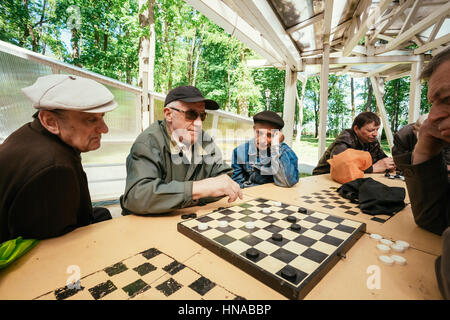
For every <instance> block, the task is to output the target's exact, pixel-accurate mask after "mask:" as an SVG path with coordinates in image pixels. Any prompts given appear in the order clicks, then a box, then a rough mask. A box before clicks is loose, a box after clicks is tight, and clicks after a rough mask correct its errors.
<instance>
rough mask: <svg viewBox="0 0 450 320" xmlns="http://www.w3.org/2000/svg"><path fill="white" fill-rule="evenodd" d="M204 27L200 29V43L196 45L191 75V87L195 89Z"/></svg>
mask: <svg viewBox="0 0 450 320" xmlns="http://www.w3.org/2000/svg"><path fill="white" fill-rule="evenodd" d="M204 30H205V25H202V29H201V31H200V41H199V43H198V47H197V52H196V55H195V63H194V74H193V77H192V78H193V79H192V85H193V86H194V87H195V82H196V80H197V70H198V61H199V59H200V52H201V48H202V44H203V38H204V36H205V32H204Z"/></svg>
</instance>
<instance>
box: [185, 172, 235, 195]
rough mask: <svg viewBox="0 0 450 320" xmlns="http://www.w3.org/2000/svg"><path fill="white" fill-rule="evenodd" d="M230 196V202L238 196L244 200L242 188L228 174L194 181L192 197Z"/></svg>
mask: <svg viewBox="0 0 450 320" xmlns="http://www.w3.org/2000/svg"><path fill="white" fill-rule="evenodd" d="M221 196H228V202H233V201H235V200H236V199H237V198H238V197H239V198H240V199H241V200H242V199H243V195H242V190H241V188H240V187H239V185H238V184H237V183H236V182H234V181H233V180H232V179H231V178H230V177H229V176H228V175H226V174H222V175H220V176H217V177H214V178H207V179H204V180H200V181H194V183H193V186H192V199H194V200H197V199H200V198H205V197H221Z"/></svg>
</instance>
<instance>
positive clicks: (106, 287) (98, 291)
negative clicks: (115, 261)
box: [89, 280, 117, 300]
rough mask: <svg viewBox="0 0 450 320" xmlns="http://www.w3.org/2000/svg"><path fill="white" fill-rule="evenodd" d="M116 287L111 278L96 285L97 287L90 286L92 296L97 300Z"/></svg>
mask: <svg viewBox="0 0 450 320" xmlns="http://www.w3.org/2000/svg"><path fill="white" fill-rule="evenodd" d="M116 289H117V287H116V286H115V285H114V283H112V281H111V280H108V281H106V282H103V283H100V284H98V285H96V286H95V287H92V288H90V289H89V292H90V293H91V295H92V297H94V299H95V300H98V299H100V298H103V297H104V296H106V295H107V294H110V293H111V292H113V291H114V290H116Z"/></svg>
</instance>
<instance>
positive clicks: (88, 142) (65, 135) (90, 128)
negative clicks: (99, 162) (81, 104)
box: [58, 110, 108, 152]
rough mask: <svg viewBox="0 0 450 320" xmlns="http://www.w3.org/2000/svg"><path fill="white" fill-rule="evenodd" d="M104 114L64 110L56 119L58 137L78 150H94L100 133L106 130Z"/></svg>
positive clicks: (98, 142)
mask: <svg viewBox="0 0 450 320" xmlns="http://www.w3.org/2000/svg"><path fill="white" fill-rule="evenodd" d="M104 116H105V113H88V112H80V111H71V110H67V111H64V112H63V113H62V115H61V116H60V117H59V119H58V123H59V137H60V138H61V140H63V141H64V142H65V143H66V144H68V145H70V146H72V147H73V148H75V149H77V150H79V151H80V152H88V151H92V150H96V149H98V148H100V140H101V136H102V134H103V133H107V132H108V126H107V125H106V124H105V122H104V120H103V117H104Z"/></svg>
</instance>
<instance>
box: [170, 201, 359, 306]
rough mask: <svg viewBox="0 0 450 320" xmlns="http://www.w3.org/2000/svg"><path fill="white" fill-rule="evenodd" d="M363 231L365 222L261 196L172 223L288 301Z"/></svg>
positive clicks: (314, 281)
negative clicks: (224, 223) (268, 211)
mask: <svg viewBox="0 0 450 320" xmlns="http://www.w3.org/2000/svg"><path fill="white" fill-rule="evenodd" d="M267 209H270V213H266V212H267ZM288 217H289V218H288ZM292 217H295V220H296V222H293V221H294V220H293V218H292ZM221 221H227V226H226V227H223V226H219V223H220V224H222V223H221ZM248 222H251V223H253V227H252V228H251V229H248V228H247V227H246V226H247V225H248ZM200 224H203V225H204V224H206V225H207V228H206V230H201V229H203V227H202V228H200V229H199V225H200ZM293 224H296V225H297V228H293ZM298 225H300V227H301V229H300V230H298ZM365 229H366V224H365V223H361V222H357V221H353V220H349V219H344V218H340V217H336V216H333V215H330V214H327V213H322V212H317V211H312V210H307V209H305V208H301V207H298V206H293V205H289V204H284V203H280V202H276V201H272V200H267V199H262V198H258V199H255V200H251V201H248V202H245V203H241V204H239V205H235V206H232V207H228V208H219V209H218V210H215V211H213V212H211V213H208V214H205V215H203V216H200V217H197V218H195V219H190V220H185V221H182V222H179V223H178V231H179V232H181V233H182V234H184V235H186V236H187V237H189V238H191V239H192V240H194V241H196V242H198V243H200V244H201V245H203V246H204V247H206V248H207V249H209V250H210V251H212V252H214V253H215V254H217V255H218V256H220V257H222V258H224V259H225V260H227V261H228V262H230V263H232V264H233V265H235V266H237V267H239V268H240V269H242V270H244V271H245V272H247V273H249V274H250V275H252V276H253V277H255V278H256V279H258V280H259V281H261V282H263V283H265V284H266V285H268V286H269V287H271V288H273V289H274V290H276V291H278V292H280V293H281V294H283V295H284V296H286V297H287V298H290V299H301V298H303V297H305V296H306V294H307V293H308V292H309V291H310V290H311V289H312V288H313V287H314V286H315V285H316V284H317V283H318V282H319V280H320V279H321V278H322V277H323V276H324V275H325V274H326V273H327V272H328V271H329V270H330V269H331V268H332V267H333V266H334V265H335V264H336V263H337V262H338V260H339V259H340V258H341V256H342V255H343V254H344V253H345V252H347V251H348V250H349V249H350V247H351V246H352V245H353V244H354V243H355V242H356V241H357V240H358V239H359V238H360V237H361V235H362V234H363V233H364V231H365ZM274 235H277V237H274ZM280 235H281V237H280ZM280 238H281V239H280Z"/></svg>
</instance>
